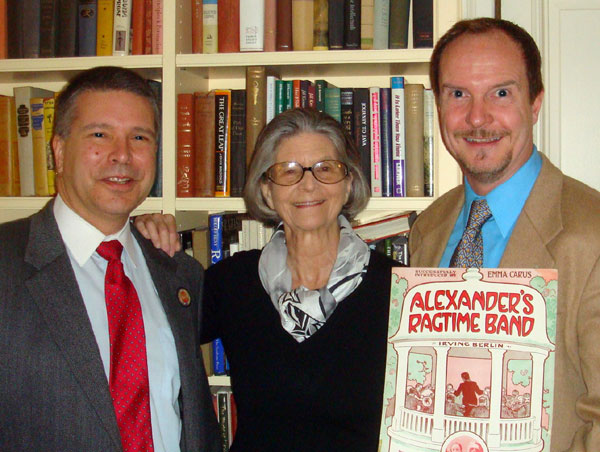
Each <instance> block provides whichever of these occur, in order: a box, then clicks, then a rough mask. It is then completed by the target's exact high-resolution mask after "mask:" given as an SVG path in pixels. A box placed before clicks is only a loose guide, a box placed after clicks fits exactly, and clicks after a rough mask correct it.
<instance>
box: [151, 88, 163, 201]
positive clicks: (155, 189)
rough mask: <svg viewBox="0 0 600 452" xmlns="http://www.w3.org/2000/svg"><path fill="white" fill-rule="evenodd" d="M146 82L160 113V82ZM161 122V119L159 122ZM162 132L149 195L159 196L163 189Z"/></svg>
mask: <svg viewBox="0 0 600 452" xmlns="http://www.w3.org/2000/svg"><path fill="white" fill-rule="evenodd" d="M148 84H149V85H150V89H151V90H152V92H153V93H154V96H155V97H156V101H157V103H158V106H159V108H160V109H161V111H160V113H161V115H162V82H159V81H157V80H152V79H150V80H148ZM160 123H161V124H162V120H161V122H160ZM162 143H163V141H162V133H159V134H158V143H157V144H156V177H155V178H154V184H153V185H152V188H151V189H150V196H154V197H158V198H160V197H161V196H162V189H163V177H162V176H163V161H162V160H163V145H162Z"/></svg>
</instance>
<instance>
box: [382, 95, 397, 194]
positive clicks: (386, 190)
mask: <svg viewBox="0 0 600 452" xmlns="http://www.w3.org/2000/svg"><path fill="white" fill-rule="evenodd" d="M390 91H391V89H390V88H380V90H379V118H380V126H381V130H380V135H379V136H380V137H381V138H380V139H381V196H385V197H390V196H393V191H394V190H393V182H394V177H393V175H392V127H391V123H392V115H391V109H390V98H391V92H390Z"/></svg>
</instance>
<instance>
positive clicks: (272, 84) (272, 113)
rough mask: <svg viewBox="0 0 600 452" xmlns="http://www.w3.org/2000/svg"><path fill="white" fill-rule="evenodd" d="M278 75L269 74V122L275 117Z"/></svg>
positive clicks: (267, 107) (267, 106) (267, 105)
mask: <svg viewBox="0 0 600 452" xmlns="http://www.w3.org/2000/svg"><path fill="white" fill-rule="evenodd" d="M276 80H277V77H275V76H274V75H267V104H266V109H267V122H266V123H267V124H269V122H271V119H273V118H274V117H275V89H276V88H275V81H276Z"/></svg>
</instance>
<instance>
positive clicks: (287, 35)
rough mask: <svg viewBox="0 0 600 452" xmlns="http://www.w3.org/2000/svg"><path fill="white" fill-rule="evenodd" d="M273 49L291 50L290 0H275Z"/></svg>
mask: <svg viewBox="0 0 600 452" xmlns="http://www.w3.org/2000/svg"><path fill="white" fill-rule="evenodd" d="M265 9H266V8H265ZM275 49H276V50H278V51H281V50H293V47H292V0H277V35H276V39H275Z"/></svg>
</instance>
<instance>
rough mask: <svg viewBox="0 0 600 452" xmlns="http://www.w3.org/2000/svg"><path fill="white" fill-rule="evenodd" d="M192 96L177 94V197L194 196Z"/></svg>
mask: <svg viewBox="0 0 600 452" xmlns="http://www.w3.org/2000/svg"><path fill="white" fill-rule="evenodd" d="M194 162H195V159H194V96H193V94H178V95H177V197H179V198H190V197H192V196H194V190H195V189H194Z"/></svg>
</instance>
